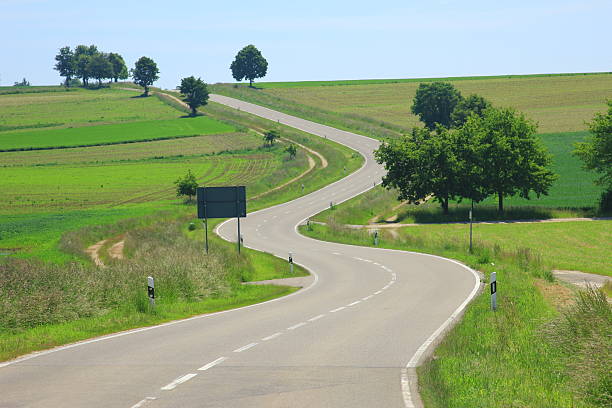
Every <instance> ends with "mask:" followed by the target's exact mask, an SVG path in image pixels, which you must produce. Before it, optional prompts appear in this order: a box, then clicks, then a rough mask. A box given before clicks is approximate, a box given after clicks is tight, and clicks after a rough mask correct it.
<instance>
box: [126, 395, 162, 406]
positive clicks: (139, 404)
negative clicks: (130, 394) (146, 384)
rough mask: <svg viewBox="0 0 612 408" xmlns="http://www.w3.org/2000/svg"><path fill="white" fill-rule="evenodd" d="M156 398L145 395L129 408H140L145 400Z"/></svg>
mask: <svg viewBox="0 0 612 408" xmlns="http://www.w3.org/2000/svg"><path fill="white" fill-rule="evenodd" d="M156 399H157V398H155V397H147V398H145V399H143V400H140V401H138V402H137V403H136V404H134V405H132V406H131V408H140V407H142V406H144V405H145V404H146V403H147V402H149V401H153V400H156Z"/></svg>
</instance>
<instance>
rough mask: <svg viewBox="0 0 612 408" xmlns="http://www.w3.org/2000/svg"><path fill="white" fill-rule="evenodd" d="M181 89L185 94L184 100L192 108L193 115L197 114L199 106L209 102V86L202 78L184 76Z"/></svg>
mask: <svg viewBox="0 0 612 408" xmlns="http://www.w3.org/2000/svg"><path fill="white" fill-rule="evenodd" d="M179 90H180V91H181V93H182V94H183V95H184V96H185V98H184V99H183V101H185V103H186V104H187V105H189V107H190V108H191V116H195V115H196V113H197V109H198V107H199V106H203V105H206V104H207V103H208V88H207V87H206V84H205V83H204V81H202V80H201V79H200V78H197V79H196V78H195V77H193V76H190V77H187V78H183V79H182V80H181V85H180V86H179Z"/></svg>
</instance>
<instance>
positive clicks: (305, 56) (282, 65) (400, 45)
mask: <svg viewBox="0 0 612 408" xmlns="http://www.w3.org/2000/svg"><path fill="white" fill-rule="evenodd" d="M610 39H612V1H610V0H582V1H566V0H556V1H551V0H530V1H525V0H513V1H505V2H502V1H496V0H478V1H472V0H462V1H458V0H457V1H455V0H431V1H426V0H423V1H411V0H404V1H384V0H383V1H372V0H369V1H361V0H353V1H334V0H327V1H320V0H309V1H296V2H291V1H272V0H259V1H249V2H247V1H241V0H234V1H218V0H217V1H206V0H200V1H174V2H170V1H158V0H151V1H134V0H124V1H115V0H106V1H103V2H88V1H62V0H55V1H45V0H0V55H1V56H2V59H1V61H0V85H12V84H13V82H15V81H17V80H20V79H21V78H23V77H26V78H27V79H28V80H29V81H30V82H31V83H32V84H33V85H43V84H58V83H59V82H60V81H61V79H60V77H59V76H58V75H57V72H56V71H54V70H53V64H54V60H53V58H54V56H55V54H56V53H57V51H58V49H59V48H60V47H62V46H65V45H69V46H71V47H74V46H76V45H78V44H96V45H97V46H98V48H99V49H100V50H102V51H106V52H111V51H112V52H118V53H120V54H122V55H123V56H124V58H125V60H126V63H127V64H128V67H133V65H134V62H135V61H136V60H137V59H138V58H139V57H140V56H143V55H145V56H148V57H151V58H153V59H154V60H155V61H156V62H157V64H158V67H159V69H160V80H159V81H158V82H157V83H156V84H155V85H157V86H161V87H164V88H173V87H175V86H176V85H177V84H178V83H179V82H180V78H182V77H185V76H189V75H195V76H200V77H202V79H204V80H205V81H206V82H209V83H214V82H228V81H232V77H231V73H230V70H229V65H230V63H231V61H232V60H233V58H234V56H235V55H236V53H237V52H238V50H240V48H242V47H243V46H245V45H248V44H254V45H255V46H256V47H258V48H259V49H260V50H261V52H262V54H263V55H264V57H265V58H266V59H267V60H268V63H269V67H268V75H267V76H266V77H265V78H264V80H266V81H289V80H330V79H366V78H415V77H436V76H465V75H490V74H525V73H552V72H595V71H612V47H611V46H610Z"/></svg>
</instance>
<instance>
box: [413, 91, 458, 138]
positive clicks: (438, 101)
mask: <svg viewBox="0 0 612 408" xmlns="http://www.w3.org/2000/svg"><path fill="white" fill-rule="evenodd" d="M461 99H462V97H461V93H460V92H459V91H458V90H457V89H456V88H455V87H454V86H453V84H451V83H449V82H432V83H421V84H419V87H418V89H417V91H416V96H415V97H414V101H413V103H412V108H411V110H412V113H414V114H415V115H418V117H419V119H420V120H421V122H423V123H424V124H425V126H426V127H427V128H428V129H430V130H433V129H435V128H436V124H440V125H442V126H444V127H446V128H448V127H450V125H451V114H452V113H453V110H454V109H455V106H457V104H458V103H459V101H461Z"/></svg>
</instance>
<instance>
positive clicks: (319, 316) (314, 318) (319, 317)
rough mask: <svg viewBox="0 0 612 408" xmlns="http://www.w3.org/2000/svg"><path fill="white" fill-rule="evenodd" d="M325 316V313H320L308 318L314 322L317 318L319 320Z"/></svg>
mask: <svg viewBox="0 0 612 408" xmlns="http://www.w3.org/2000/svg"><path fill="white" fill-rule="evenodd" d="M323 317H325V315H324V314H320V315H318V316H315V317H313V318H312V319H308V321H309V322H314V321H315V320H319V319H321V318H323Z"/></svg>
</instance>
